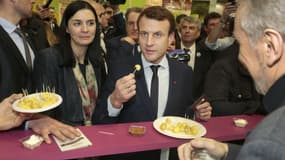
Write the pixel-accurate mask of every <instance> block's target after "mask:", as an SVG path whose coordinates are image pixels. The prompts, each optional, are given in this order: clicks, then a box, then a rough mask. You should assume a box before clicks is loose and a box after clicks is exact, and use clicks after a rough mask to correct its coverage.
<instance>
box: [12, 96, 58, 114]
mask: <svg viewBox="0 0 285 160" xmlns="http://www.w3.org/2000/svg"><path fill="white" fill-rule="evenodd" d="M40 94H41V93H34V94H30V95H27V96H24V97H22V98H21V99H18V100H17V101H15V102H14V103H13V104H12V108H13V109H14V110H15V111H17V112H21V113H39V112H44V111H48V110H51V109H53V108H55V107H57V106H59V105H60V104H61V102H62V97H61V96H60V95H58V94H55V93H49V94H52V95H54V96H56V97H57V101H56V102H55V103H53V104H51V105H50V106H45V107H42V108H35V109H26V108H22V107H20V106H19V105H18V103H19V102H20V101H21V100H23V99H24V98H30V97H36V98H37V99H39V100H40V97H39V95H40Z"/></svg>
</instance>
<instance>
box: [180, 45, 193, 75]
mask: <svg viewBox="0 0 285 160" xmlns="http://www.w3.org/2000/svg"><path fill="white" fill-rule="evenodd" d="M184 48H185V49H189V50H190V51H189V53H188V54H189V55H190V61H189V62H188V66H190V67H191V68H192V70H194V66H195V55H196V42H194V43H193V44H192V46H191V47H190V48H188V47H185V46H184V45H183V43H182V42H181V49H184Z"/></svg>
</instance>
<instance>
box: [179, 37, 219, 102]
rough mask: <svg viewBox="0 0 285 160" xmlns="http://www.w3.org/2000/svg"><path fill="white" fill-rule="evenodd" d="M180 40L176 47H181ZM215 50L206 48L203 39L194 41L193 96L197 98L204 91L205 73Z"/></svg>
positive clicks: (211, 61)
mask: <svg viewBox="0 0 285 160" xmlns="http://www.w3.org/2000/svg"><path fill="white" fill-rule="evenodd" d="M180 44H181V43H180V42H179V43H177V46H176V49H181V46H180ZM215 54H216V53H215V52H214V51H211V50H210V49H208V48H207V47H206V45H205V43H204V42H203V41H199V42H196V53H195V64H194V75H193V98H194V99H197V98H199V97H200V96H201V95H202V94H203V91H204V83H205V78H206V74H207V72H208V71H209V69H210V67H211V65H212V63H213V60H214V56H215Z"/></svg>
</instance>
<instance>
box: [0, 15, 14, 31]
mask: <svg viewBox="0 0 285 160" xmlns="http://www.w3.org/2000/svg"><path fill="white" fill-rule="evenodd" d="M0 25H1V26H2V27H3V29H4V30H5V31H6V32H7V33H8V34H11V33H12V32H14V31H15V29H16V27H17V26H15V25H14V24H12V23H11V22H9V21H7V20H6V19H4V18H1V17H0Z"/></svg>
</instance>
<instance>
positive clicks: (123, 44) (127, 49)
mask: <svg viewBox="0 0 285 160" xmlns="http://www.w3.org/2000/svg"><path fill="white" fill-rule="evenodd" d="M123 37H125V35H122V36H118V37H114V38H112V39H110V40H107V41H106V49H107V60H108V64H109V65H112V62H113V61H117V60H118V59H122V58H125V57H128V56H133V55H134V52H133V51H134V47H135V45H131V44H130V43H128V42H127V41H121V38H123Z"/></svg>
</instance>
